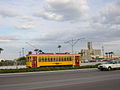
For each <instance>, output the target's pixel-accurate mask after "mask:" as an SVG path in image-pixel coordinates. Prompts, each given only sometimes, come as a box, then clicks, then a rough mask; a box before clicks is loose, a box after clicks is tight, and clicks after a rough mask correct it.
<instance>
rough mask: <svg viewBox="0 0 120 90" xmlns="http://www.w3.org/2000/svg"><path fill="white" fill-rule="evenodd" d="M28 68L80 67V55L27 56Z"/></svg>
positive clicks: (51, 54)
mask: <svg viewBox="0 0 120 90" xmlns="http://www.w3.org/2000/svg"><path fill="white" fill-rule="evenodd" d="M26 57H27V62H26V66H27V67H29V68H37V67H49V66H73V65H75V66H79V65H80V61H81V59H80V54H69V53H56V54H54V53H45V54H36V55H33V54H29V55H26Z"/></svg>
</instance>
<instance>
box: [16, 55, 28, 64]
mask: <svg viewBox="0 0 120 90" xmlns="http://www.w3.org/2000/svg"><path fill="white" fill-rule="evenodd" d="M25 64H26V57H20V58H18V59H17V65H25Z"/></svg>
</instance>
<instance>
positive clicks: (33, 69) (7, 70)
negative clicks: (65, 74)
mask: <svg viewBox="0 0 120 90" xmlns="http://www.w3.org/2000/svg"><path fill="white" fill-rule="evenodd" d="M98 65H99V64H96V65H87V66H75V67H44V68H22V69H0V73H20V72H38V71H56V70H70V69H85V68H97V66H98Z"/></svg>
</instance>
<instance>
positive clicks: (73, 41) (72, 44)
mask: <svg viewBox="0 0 120 90" xmlns="http://www.w3.org/2000/svg"><path fill="white" fill-rule="evenodd" d="M81 39H85V38H79V39H74V40H73V39H72V40H69V41H66V42H65V43H69V44H70V45H71V47H72V54H73V53H74V46H75V44H76V43H77V42H78V41H79V40H81Z"/></svg>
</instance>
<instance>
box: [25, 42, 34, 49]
mask: <svg viewBox="0 0 120 90" xmlns="http://www.w3.org/2000/svg"><path fill="white" fill-rule="evenodd" d="M25 43H26V44H28V45H30V46H31V47H33V48H34V49H36V47H35V46H34V45H32V44H30V43H28V42H25Z"/></svg>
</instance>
